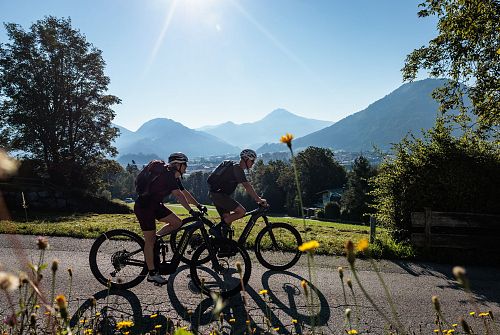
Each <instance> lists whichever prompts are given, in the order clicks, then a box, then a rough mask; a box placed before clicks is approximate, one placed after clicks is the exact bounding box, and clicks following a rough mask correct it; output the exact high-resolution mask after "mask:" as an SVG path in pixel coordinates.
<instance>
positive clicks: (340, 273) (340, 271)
mask: <svg viewBox="0 0 500 335" xmlns="http://www.w3.org/2000/svg"><path fill="white" fill-rule="evenodd" d="M337 271H338V272H339V277H340V280H342V279H343V278H344V269H343V268H342V267H341V266H339V267H338V268H337Z"/></svg>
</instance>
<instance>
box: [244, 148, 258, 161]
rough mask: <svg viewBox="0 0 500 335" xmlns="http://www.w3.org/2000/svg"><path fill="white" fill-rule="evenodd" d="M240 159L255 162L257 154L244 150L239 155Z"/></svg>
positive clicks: (250, 150)
mask: <svg viewBox="0 0 500 335" xmlns="http://www.w3.org/2000/svg"><path fill="white" fill-rule="evenodd" d="M240 158H241V159H250V160H252V161H255V160H256V159H257V153H256V152H255V151H253V150H252V149H245V150H243V151H242V152H241V153H240Z"/></svg>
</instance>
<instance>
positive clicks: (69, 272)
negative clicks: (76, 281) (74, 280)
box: [68, 268, 73, 277]
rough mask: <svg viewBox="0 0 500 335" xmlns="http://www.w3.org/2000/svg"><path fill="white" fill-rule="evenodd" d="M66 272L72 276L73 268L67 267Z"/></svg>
mask: <svg viewBox="0 0 500 335" xmlns="http://www.w3.org/2000/svg"><path fill="white" fill-rule="evenodd" d="M68 274H69V276H70V277H73V270H72V269H71V268H68Z"/></svg>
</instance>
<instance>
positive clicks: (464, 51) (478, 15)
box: [403, 0, 500, 139]
mask: <svg viewBox="0 0 500 335" xmlns="http://www.w3.org/2000/svg"><path fill="white" fill-rule="evenodd" d="M420 6H421V7H422V8H423V9H422V10H421V11H420V12H419V13H418V15H419V16H420V17H427V16H437V17H438V24H437V30H438V36H436V37H435V38H434V39H432V40H431V41H430V42H429V44H428V45H427V46H422V47H420V48H419V49H416V50H414V51H413V52H412V53H410V54H409V55H408V56H407V59H406V63H405V66H404V68H403V78H404V80H413V79H415V78H416V77H417V74H418V71H419V70H420V69H425V70H428V71H429V73H430V75H431V76H432V77H446V78H448V79H449V81H448V82H447V84H446V86H445V87H443V88H440V89H438V90H437V91H436V92H435V93H434V97H435V98H436V99H437V100H438V101H439V102H440V104H441V109H442V111H443V112H446V111H448V110H452V109H456V110H459V111H460V112H461V113H460V114H459V115H458V116H457V117H456V118H455V120H458V121H459V123H460V124H462V125H463V126H464V125H468V124H470V122H469V121H470V120H469V117H468V115H470V113H469V112H472V113H474V114H476V115H477V121H478V123H479V126H480V127H479V131H480V132H481V133H483V131H484V130H491V129H493V131H494V132H495V135H496V136H497V139H498V127H499V126H500V2H499V1H498V0H426V1H425V2H423V3H421V4H420ZM466 96H468V97H469V98H470V101H471V104H468V103H467V99H465V97H466Z"/></svg>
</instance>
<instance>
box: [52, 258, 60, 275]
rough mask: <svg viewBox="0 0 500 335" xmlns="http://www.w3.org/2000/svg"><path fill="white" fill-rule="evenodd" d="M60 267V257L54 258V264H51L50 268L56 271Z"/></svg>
mask: <svg viewBox="0 0 500 335" xmlns="http://www.w3.org/2000/svg"><path fill="white" fill-rule="evenodd" d="M58 267H59V260H58V259H54V260H53V261H52V266H51V268H50V269H51V270H52V272H56V271H57V268H58Z"/></svg>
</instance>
